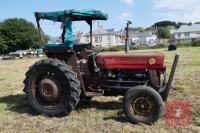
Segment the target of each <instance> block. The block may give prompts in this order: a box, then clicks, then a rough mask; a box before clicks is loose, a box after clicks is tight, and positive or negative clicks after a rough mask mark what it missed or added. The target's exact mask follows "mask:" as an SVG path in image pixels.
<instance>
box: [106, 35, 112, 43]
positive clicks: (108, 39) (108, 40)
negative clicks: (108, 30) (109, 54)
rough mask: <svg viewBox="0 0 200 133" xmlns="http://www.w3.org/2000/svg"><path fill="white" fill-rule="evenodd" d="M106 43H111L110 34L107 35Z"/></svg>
mask: <svg viewBox="0 0 200 133" xmlns="http://www.w3.org/2000/svg"><path fill="white" fill-rule="evenodd" d="M107 43H108V44H111V37H110V36H108V37H107Z"/></svg>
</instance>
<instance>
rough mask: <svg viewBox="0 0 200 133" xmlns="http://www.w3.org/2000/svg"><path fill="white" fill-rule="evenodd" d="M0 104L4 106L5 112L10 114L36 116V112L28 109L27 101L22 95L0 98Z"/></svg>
mask: <svg viewBox="0 0 200 133" xmlns="http://www.w3.org/2000/svg"><path fill="white" fill-rule="evenodd" d="M0 104H6V110H9V111H12V112H17V113H20V114H24V113H28V114H32V115H36V112H35V111H34V110H33V109H32V108H30V106H29V104H28V102H27V100H26V99H25V95H23V94H18V95H9V96H5V97H0Z"/></svg>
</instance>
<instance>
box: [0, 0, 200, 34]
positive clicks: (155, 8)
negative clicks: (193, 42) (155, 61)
mask: <svg viewBox="0 0 200 133" xmlns="http://www.w3.org/2000/svg"><path fill="white" fill-rule="evenodd" d="M72 8H73V9H98V10H101V11H103V12H106V13H107V14H108V15H109V20H108V21H106V22H104V21H99V24H100V25H103V26H104V27H105V28H116V29H121V28H123V27H124V26H125V24H126V21H127V20H131V21H133V25H134V26H141V27H148V26H151V25H152V24H153V23H154V22H157V21H161V20H171V21H176V22H177V21H182V22H196V21H200V0H1V4H0V21H3V20H4V19H6V18H12V17H19V18H25V19H27V20H28V21H31V22H33V23H35V19H34V12H35V11H59V10H66V9H72ZM94 23H95V25H96V26H97V24H98V22H94ZM42 26H43V30H44V31H45V33H47V34H49V35H51V36H57V35H60V30H59V25H58V24H54V23H53V22H45V23H44V22H43V23H42ZM86 28H87V26H86V24H74V25H73V29H74V30H75V31H78V30H86Z"/></svg>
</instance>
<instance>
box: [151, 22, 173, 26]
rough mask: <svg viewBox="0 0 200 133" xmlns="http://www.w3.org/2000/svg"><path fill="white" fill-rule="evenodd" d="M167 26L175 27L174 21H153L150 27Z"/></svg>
mask: <svg viewBox="0 0 200 133" xmlns="http://www.w3.org/2000/svg"><path fill="white" fill-rule="evenodd" d="M168 26H173V27H176V22H171V21H160V22H157V23H155V24H154V25H153V26H152V27H168Z"/></svg>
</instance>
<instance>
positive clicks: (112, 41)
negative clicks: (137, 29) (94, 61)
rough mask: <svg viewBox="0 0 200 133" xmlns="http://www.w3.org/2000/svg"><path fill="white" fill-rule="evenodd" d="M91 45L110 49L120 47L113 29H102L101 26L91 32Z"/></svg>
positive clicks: (118, 39)
mask: <svg viewBox="0 0 200 133" xmlns="http://www.w3.org/2000/svg"><path fill="white" fill-rule="evenodd" d="M92 41H93V45H95V46H99V47H111V46H117V45H120V38H119V37H118V36H117V35H116V31H115V29H104V28H103V27H102V26H101V27H99V28H98V29H97V30H95V31H93V38H92Z"/></svg>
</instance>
